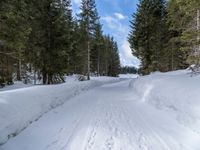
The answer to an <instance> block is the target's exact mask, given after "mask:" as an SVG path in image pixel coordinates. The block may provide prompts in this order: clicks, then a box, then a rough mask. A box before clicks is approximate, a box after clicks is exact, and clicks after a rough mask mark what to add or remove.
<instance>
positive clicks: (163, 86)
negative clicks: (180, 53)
mask: <svg viewBox="0 0 200 150" xmlns="http://www.w3.org/2000/svg"><path fill="white" fill-rule="evenodd" d="M199 83H200V76H193V77H191V74H190V71H189V70H179V71H174V72H169V73H154V74H151V75H149V76H145V77H141V78H139V79H137V80H136V81H132V83H131V84H130V86H131V87H132V89H133V91H135V92H136V93H137V94H138V95H139V96H140V97H141V101H142V102H145V103H148V104H151V105H153V106H154V107H156V108H158V109H163V110H165V111H169V112H171V111H172V112H173V113H174V114H176V119H177V120H178V121H179V123H181V124H183V125H184V126H186V127H189V128H190V129H191V130H193V131H194V132H197V133H200V92H199V91H200V86H199Z"/></svg>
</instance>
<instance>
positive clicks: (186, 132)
mask: <svg viewBox="0 0 200 150" xmlns="http://www.w3.org/2000/svg"><path fill="white" fill-rule="evenodd" d="M125 77H126V78H127V79H126V80H122V81H121V82H117V83H112V84H106V85H103V86H98V87H96V88H93V89H91V90H89V91H87V92H83V93H81V94H79V95H78V96H76V97H73V98H71V99H70V100H69V101H66V102H65V103H64V104H63V105H61V106H60V107H57V108H55V109H53V110H52V111H49V112H48V113H46V114H44V115H43V116H42V117H41V118H40V119H39V120H38V121H36V122H34V123H32V124H31V125H30V126H28V127H27V128H26V129H25V130H24V131H22V132H21V133H20V134H19V135H17V136H16V137H14V138H11V139H10V140H9V141H8V142H7V143H6V144H4V145H2V146H0V150H35V149H37V150H200V124H199V122H200V92H199V91H200V86H199V83H200V76H193V77H191V76H190V74H189V73H188V71H185V70H182V71H176V72H169V73H153V74H151V75H149V76H144V77H138V78H137V79H131V78H129V77H127V76H125ZM70 82H71V81H70ZM66 84H67V83H66ZM64 85H65V84H63V85H59V86H60V90H61V91H62V89H63V87H62V86H64ZM64 87H66V86H64ZM34 88H35V87H32V88H31V89H32V90H33V89H34ZM49 89H51V88H49ZM32 90H30V91H32ZM17 91H18V92H17V93H19V91H20V90H17ZM53 91H54V94H55V89H54V90H53ZM33 92H34V91H33ZM46 92H47V91H46ZM47 93H48V97H49V98H52V97H54V98H55V96H54V95H53V94H52V91H48V92H47ZM65 94H67V92H66V93H65ZM65 94H61V96H59V97H58V99H60V98H61V99H62V98H65V97H64V96H62V95H65ZM43 95H44V94H43ZM43 95H42V94H41V95H39V97H40V99H43V98H42V96H43ZM58 95H59V93H58ZM17 96H18V95H15V97H17ZM0 97H1V93H0ZM44 98H46V97H44ZM5 99H6V98H5ZM38 99H39V98H38ZM52 99H53V98H52ZM1 103H2V102H1ZM0 110H1V109H0ZM29 111H30V110H27V111H26V113H31V112H29ZM7 113H8V112H7ZM0 132H2V131H0Z"/></svg>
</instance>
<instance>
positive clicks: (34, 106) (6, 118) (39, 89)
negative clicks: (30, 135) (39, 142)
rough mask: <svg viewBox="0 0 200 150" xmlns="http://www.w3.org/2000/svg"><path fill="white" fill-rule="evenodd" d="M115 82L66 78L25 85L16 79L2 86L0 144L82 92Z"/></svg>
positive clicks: (100, 79)
mask: <svg viewBox="0 0 200 150" xmlns="http://www.w3.org/2000/svg"><path fill="white" fill-rule="evenodd" d="M117 81H119V79H117V78H109V77H100V78H98V79H97V78H92V80H91V81H84V82H79V81H76V80H75V78H74V77H67V78H66V83H65V84H60V85H49V86H44V85H37V86H32V87H28V86H30V85H24V84H23V83H20V82H18V83H16V84H14V85H12V86H7V87H5V88H3V89H2V90H3V91H0V144H3V143H5V142H6V141H7V140H8V138H10V137H12V136H15V135H17V134H18V133H20V132H21V131H22V130H23V129H25V128H26V127H27V126H28V125H29V124H30V123H32V122H33V121H36V120H38V118H40V117H41V116H42V115H43V114H44V113H47V112H48V111H49V110H51V109H52V108H55V107H57V106H59V105H61V104H63V103H64V102H65V101H67V100H69V99H70V98H71V97H73V96H75V95H78V94H79V93H81V92H82V91H86V90H88V89H91V88H94V87H96V86H100V85H102V84H105V83H112V82H117Z"/></svg>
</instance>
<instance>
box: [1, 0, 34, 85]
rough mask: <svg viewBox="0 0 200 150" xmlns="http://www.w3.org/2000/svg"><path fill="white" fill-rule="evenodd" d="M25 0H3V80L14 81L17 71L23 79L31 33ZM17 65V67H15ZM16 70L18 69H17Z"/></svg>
mask: <svg viewBox="0 0 200 150" xmlns="http://www.w3.org/2000/svg"><path fill="white" fill-rule="evenodd" d="M27 5H28V4H27V3H26V1H25V0H18V1H17V0H13V1H1V5H0V24H1V29H0V47H1V50H0V57H2V58H3V59H2V61H1V67H2V68H1V70H2V71H1V72H2V75H0V76H2V77H1V78H2V79H1V80H2V82H12V74H14V73H16V75H17V80H21V77H22V74H21V72H22V71H21V70H22V62H23V55H24V50H25V45H26V42H27V39H28V35H29V33H30V30H31V29H30V27H29V25H28V23H27V18H28V15H27V11H26V7H27ZM14 66H16V67H14ZM15 70H16V71H15Z"/></svg>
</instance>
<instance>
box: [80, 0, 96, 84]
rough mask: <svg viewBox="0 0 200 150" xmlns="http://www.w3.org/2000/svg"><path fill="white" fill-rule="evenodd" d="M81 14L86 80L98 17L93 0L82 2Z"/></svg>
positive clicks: (88, 73) (83, 0)
mask: <svg viewBox="0 0 200 150" xmlns="http://www.w3.org/2000/svg"><path fill="white" fill-rule="evenodd" d="M80 9H81V13H80V14H79V18H80V20H79V24H80V28H81V29H80V31H81V32H80V33H81V39H82V40H81V41H82V46H81V47H82V51H83V55H84V56H85V58H87V59H85V60H84V62H83V64H84V68H83V71H84V74H87V77H88V80H89V79H90V69H91V68H90V67H91V66H90V61H91V59H90V55H91V42H92V39H93V38H94V33H95V27H96V25H97V23H98V20H99V16H98V13H97V9H96V4H95V0H82V2H81V8H80Z"/></svg>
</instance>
